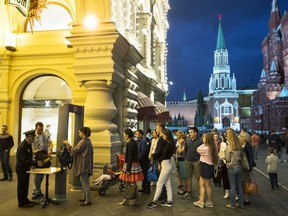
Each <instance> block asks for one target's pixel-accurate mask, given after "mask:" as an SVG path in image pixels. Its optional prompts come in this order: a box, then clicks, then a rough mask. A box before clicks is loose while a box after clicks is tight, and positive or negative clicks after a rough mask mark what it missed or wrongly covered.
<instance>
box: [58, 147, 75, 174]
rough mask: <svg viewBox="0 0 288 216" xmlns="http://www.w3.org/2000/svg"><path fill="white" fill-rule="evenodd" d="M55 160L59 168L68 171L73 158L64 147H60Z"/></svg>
mask: <svg viewBox="0 0 288 216" xmlns="http://www.w3.org/2000/svg"><path fill="white" fill-rule="evenodd" d="M57 159H58V161H59V162H60V164H61V166H63V167H68V168H69V169H71V168H72V164H73V156H72V155H71V154H70V152H69V151H68V150H67V148H65V147H61V148H60V149H59V150H58V151H57Z"/></svg>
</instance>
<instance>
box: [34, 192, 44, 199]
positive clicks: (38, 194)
mask: <svg viewBox="0 0 288 216" xmlns="http://www.w3.org/2000/svg"><path fill="white" fill-rule="evenodd" d="M43 197H44V194H42V193H41V192H40V193H34V194H33V195H32V199H39V198H43Z"/></svg>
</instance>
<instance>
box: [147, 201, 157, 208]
mask: <svg viewBox="0 0 288 216" xmlns="http://www.w3.org/2000/svg"><path fill="white" fill-rule="evenodd" d="M156 206H157V204H156V202H154V201H151V202H150V203H149V204H148V205H147V206H146V207H147V208H149V209H152V208H155V207H156Z"/></svg>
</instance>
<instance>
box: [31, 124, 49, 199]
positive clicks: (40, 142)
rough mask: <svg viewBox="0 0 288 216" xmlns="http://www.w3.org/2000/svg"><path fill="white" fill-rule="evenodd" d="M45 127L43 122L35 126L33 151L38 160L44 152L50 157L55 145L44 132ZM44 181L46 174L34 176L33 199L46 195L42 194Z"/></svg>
mask: <svg viewBox="0 0 288 216" xmlns="http://www.w3.org/2000/svg"><path fill="white" fill-rule="evenodd" d="M43 129H44V125H43V123H42V122H37V123H36V124H35V130H36V133H35V134H36V136H35V139H34V142H33V143H32V150H33V155H34V158H36V154H37V152H39V151H41V150H44V151H46V152H47V156H48V157H50V156H51V154H52V150H53V143H52V140H51V139H50V136H49V135H48V134H47V133H45V132H44V131H43ZM43 179H44V174H34V189H33V194H32V199H37V198H42V197H43V196H44V194H43V193H42V192H41V184H42V181H43Z"/></svg>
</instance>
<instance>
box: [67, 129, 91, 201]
mask: <svg viewBox="0 0 288 216" xmlns="http://www.w3.org/2000/svg"><path fill="white" fill-rule="evenodd" d="M90 135H91V130H90V128H89V127H82V128H80V129H79V136H80V138H81V140H80V141H79V142H78V143H77V145H76V146H75V147H72V146H71V145H70V144H69V143H68V140H67V139H64V140H63V144H64V145H65V147H66V148H67V149H68V151H69V152H70V153H71V154H72V155H73V157H74V160H73V167H74V169H73V174H74V176H80V181H81V185H82V198H81V199H80V200H79V201H80V202H81V203H80V206H90V205H91V195H90V180H89V177H90V176H91V175H92V174H93V146H92V143H91V140H90V138H89V137H90Z"/></svg>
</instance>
